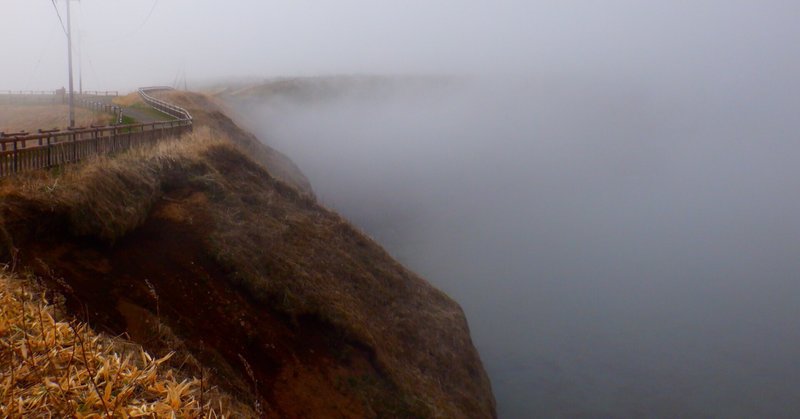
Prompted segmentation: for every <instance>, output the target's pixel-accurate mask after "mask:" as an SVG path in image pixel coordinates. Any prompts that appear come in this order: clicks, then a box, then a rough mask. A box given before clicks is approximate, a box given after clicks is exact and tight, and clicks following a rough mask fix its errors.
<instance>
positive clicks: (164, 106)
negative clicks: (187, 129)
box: [139, 86, 192, 121]
mask: <svg viewBox="0 0 800 419" xmlns="http://www.w3.org/2000/svg"><path fill="white" fill-rule="evenodd" d="M164 90H173V89H172V88H171V87H164V86H155V87H142V88H139V96H141V97H142V100H143V101H144V103H146V104H148V105H150V106H151V107H153V108H155V109H157V110H159V111H160V112H163V113H165V114H167V115H169V116H171V117H173V118H176V119H179V120H189V121H191V120H192V115H191V114H190V113H189V111H187V110H186V109H183V108H181V107H180V106H175V105H173V104H171V103H167V102H165V101H163V100H161V99H158V98H155V97H153V96H151V95H150V94H149V93H151V92H159V91H164Z"/></svg>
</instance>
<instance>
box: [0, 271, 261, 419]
mask: <svg viewBox="0 0 800 419" xmlns="http://www.w3.org/2000/svg"><path fill="white" fill-rule="evenodd" d="M37 290H38V288H37V287H36V286H35V285H33V284H32V283H31V281H30V280H24V279H20V278H19V277H17V276H15V275H13V274H10V273H8V272H2V273H0V354H1V355H2V356H0V374H2V375H0V376H2V377H3V379H2V380H1V381H0V416H3V417H47V416H58V417H87V416H92V415H95V416H97V417H101V416H104V415H106V414H111V415H113V416H115V417H126V416H137V415H138V416H150V415H153V414H155V415H158V416H159V417H168V416H171V415H177V416H180V417H199V416H201V415H202V414H205V415H208V416H209V417H219V416H220V415H224V416H228V417H231V416H233V417H249V416H251V415H252V414H253V413H252V411H251V410H250V409H248V408H246V407H244V406H241V405H238V404H233V405H231V404H230V403H229V398H228V397H227V396H225V395H224V394H221V393H220V392H219V391H217V390H216V389H209V387H208V384H207V383H206V384H205V386H204V385H202V384H201V382H200V380H198V379H197V378H192V377H185V375H184V374H183V373H182V372H180V371H177V370H176V369H174V368H170V367H169V366H167V361H168V360H169V358H171V357H172V355H173V354H169V355H167V356H165V357H164V358H161V359H154V358H153V357H152V356H151V355H150V354H148V353H147V352H145V351H144V350H143V349H142V348H141V347H140V346H138V345H134V344H131V343H130V342H126V341H123V340H121V339H119V338H113V337H109V336H105V335H102V334H97V333H95V332H94V331H93V330H91V329H90V328H88V327H87V326H86V325H85V324H82V323H80V322H75V321H74V320H70V319H63V318H61V316H58V315H57V314H56V310H55V309H54V308H53V306H51V305H50V304H49V303H48V301H47V300H46V299H45V297H44V295H43V294H42V293H41V292H40V291H37ZM201 393H202V394H201Z"/></svg>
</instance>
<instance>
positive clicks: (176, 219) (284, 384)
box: [0, 92, 496, 418]
mask: <svg viewBox="0 0 800 419" xmlns="http://www.w3.org/2000/svg"><path fill="white" fill-rule="evenodd" d="M166 96H167V97H168V100H171V101H173V102H175V103H177V104H179V105H180V106H183V107H185V108H187V109H189V111H190V112H191V113H192V114H193V115H194V116H195V118H196V128H195V132H194V133H193V134H191V135H187V136H185V137H183V138H181V139H178V140H174V141H171V142H165V143H161V144H159V145H158V146H155V147H150V148H144V149H137V150H132V151H130V152H127V153H124V154H122V155H119V156H115V157H114V158H97V159H94V160H92V161H90V162H88V163H86V164H81V165H76V166H70V167H67V168H65V169H62V170H55V171H51V172H38V173H32V174H28V175H25V176H24V177H23V176H20V177H18V178H11V179H7V180H5V181H3V182H2V184H0V200H2V201H0V217H1V218H0V223H1V225H2V237H0V239H2V248H3V249H4V253H5V254H6V258H11V257H14V258H16V260H18V261H19V264H20V265H21V266H24V267H26V268H27V269H29V270H31V271H32V272H34V273H35V274H37V275H38V276H40V277H42V278H43V279H44V281H45V283H46V284H48V285H49V286H50V287H51V288H52V289H55V290H57V291H59V292H60V293H62V294H64V295H65V297H66V306H67V307H69V308H70V310H72V311H74V312H87V313H88V315H89V321H90V323H91V324H94V325H96V326H97V327H101V328H103V329H104V330H108V331H109V332H113V333H128V335H129V336H130V337H131V338H132V339H133V340H135V341H137V342H140V343H142V344H143V345H144V346H145V348H148V349H150V350H152V351H153V353H154V354H156V355H160V354H162V353H168V352H171V351H178V353H185V354H187V356H192V357H195V358H196V359H198V360H199V362H200V364H202V365H203V366H205V367H207V368H210V369H211V370H212V371H213V381H214V382H215V383H216V384H218V385H220V386H221V387H222V388H224V389H226V390H227V391H229V392H230V393H231V394H233V395H234V396H235V397H237V398H239V399H240V400H242V401H245V402H246V403H247V404H248V405H251V406H253V407H254V409H255V410H256V411H260V412H261V413H262V414H264V415H268V416H278V417H330V416H341V417H353V418H356V417H359V418H360V417H493V416H495V415H496V414H495V407H494V399H493V396H492V393H491V388H490V384H489V381H488V378H487V376H486V373H485V372H484V370H483V367H482V365H481V363H480V359H479V357H478V354H477V351H476V350H475V348H474V347H473V345H472V342H471V340H470V336H469V330H468V327H467V324H466V320H465V317H464V315H463V313H462V311H461V309H460V307H459V306H458V305H457V304H456V303H455V302H454V301H452V300H451V299H450V298H449V297H447V296H446V295H445V294H443V293H442V292H440V291H438V290H436V289H435V288H433V287H432V286H431V285H430V284H428V283H427V282H426V281H425V280H423V279H421V278H419V277H418V276H416V275H415V274H414V273H412V272H410V271H408V270H407V269H405V268H404V267H402V266H401V265H399V264H398V263H397V262H395V261H394V260H393V259H392V258H391V257H390V256H389V255H388V254H387V253H386V252H385V251H384V250H383V249H382V248H381V247H380V246H379V245H377V244H376V243H375V242H374V241H372V240H371V239H370V238H368V237H366V236H365V235H363V234H362V233H361V232H359V231H358V230H357V229H355V228H354V227H353V226H352V225H350V224H349V223H348V222H347V221H345V220H344V219H342V218H341V217H340V216H339V215H337V214H336V213H334V212H332V211H330V210H328V209H326V208H324V207H321V206H320V205H318V204H317V203H316V201H315V199H314V196H313V192H312V191H311V188H310V186H309V185H308V182H307V180H306V179H305V178H304V177H303V175H302V173H300V172H299V170H297V168H296V167H295V166H294V165H293V164H292V163H291V161H289V160H288V159H287V158H286V157H285V156H283V155H281V154H280V153H278V152H276V151H274V150H272V149H270V148H269V147H266V146H264V145H263V144H261V143H260V142H259V141H258V140H257V139H256V138H255V137H254V136H253V135H252V134H249V133H247V132H244V131H242V130H241V129H240V128H239V127H237V126H236V125H235V124H234V123H233V121H232V120H231V119H230V118H228V117H227V116H226V115H225V114H224V113H223V112H222V109H221V108H220V107H218V106H217V105H216V104H215V103H214V101H213V100H211V99H209V98H207V97H205V96H202V95H196V94H185V93H178V92H172V93H168V94H166ZM87 307H88V310H85V308H87ZM81 310H84V311H81ZM162 327H163V328H165V329H167V330H169V336H168V337H167V338H165V336H164V334H165V333H164V332H163V330H162Z"/></svg>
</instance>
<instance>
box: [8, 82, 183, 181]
mask: <svg viewBox="0 0 800 419" xmlns="http://www.w3.org/2000/svg"><path fill="white" fill-rule="evenodd" d="M164 89H166V88H144V89H139V94H140V95H142V99H143V100H144V101H145V103H147V104H148V105H150V106H152V107H154V108H156V109H158V110H159V111H161V112H164V113H166V114H167V115H171V116H174V117H175V118H176V120H174V121H164V122H153V123H147V124H127V125H113V126H91V127H81V128H74V129H67V130H39V131H37V132H36V133H28V132H15V133H4V132H0V177H6V176H9V175H12V174H15V173H20V172H25V171H30V170H37V169H45V168H50V167H55V166H60V165H64V164H67V163H75V162H78V161H81V160H84V159H86V158H88V157H90V156H96V155H105V154H112V153H116V152H119V151H123V150H128V149H131V148H134V147H138V146H141V145H145V144H154V143H156V142H158V141H160V140H162V139H165V138H169V137H175V136H179V135H181V134H184V133H186V132H191V131H192V128H193V125H192V124H193V122H192V116H191V115H190V114H189V112H188V111H186V110H185V109H183V108H181V107H178V106H175V105H172V104H169V103H167V102H164V101H162V100H160V99H156V98H153V97H152V96H150V95H148V94H147V92H148V91H155V90H164ZM1 93H2V92H0V94H1ZM95 103H99V104H100V105H102V106H115V105H107V104H102V103H100V102H95ZM100 105H96V106H100Z"/></svg>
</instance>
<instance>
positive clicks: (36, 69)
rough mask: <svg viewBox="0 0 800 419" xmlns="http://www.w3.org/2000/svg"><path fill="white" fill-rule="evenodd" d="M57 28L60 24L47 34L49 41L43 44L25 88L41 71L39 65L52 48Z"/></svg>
mask: <svg viewBox="0 0 800 419" xmlns="http://www.w3.org/2000/svg"><path fill="white" fill-rule="evenodd" d="M56 30H58V25H54V26H53V29H50V33H49V34H48V35H47V41H46V42H45V43H44V46H42V50H41V52H40V53H39V59H38V60H36V65H35V66H34V67H33V71H31V73H30V75H29V76H28V82H27V83H25V90H28V88H29V87H30V85H31V83H32V82H33V79H34V77H36V75H37V74H38V73H39V67H41V65H42V60H44V55H45V54H46V53H47V51H48V50H49V49H50V40H52V39H53V35H54V34H55V33H56Z"/></svg>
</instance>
